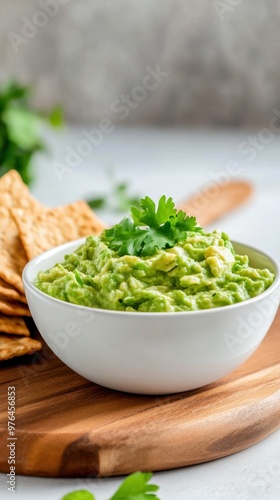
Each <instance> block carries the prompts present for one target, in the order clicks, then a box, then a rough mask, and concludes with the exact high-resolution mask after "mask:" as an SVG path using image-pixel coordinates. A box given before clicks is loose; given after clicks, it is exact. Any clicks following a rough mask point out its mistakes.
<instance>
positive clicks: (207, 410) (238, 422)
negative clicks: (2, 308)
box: [0, 311, 280, 477]
mask: <svg viewBox="0 0 280 500" xmlns="http://www.w3.org/2000/svg"><path fill="white" fill-rule="evenodd" d="M279 330H280V311H279V312H278V315H277V316H276V319H275V321H274V323H273V325H272V327H271V329H270V331H269V333H268V335H267V337H266V338H265V340H264V341H263V343H262V344H261V346H260V347H259V349H258V350H257V351H256V353H255V354H254V355H253V356H252V357H251V358H250V359H249V360H248V361H247V362H246V363H244V364H243V365H242V366H241V367H240V368H239V369H238V370H236V371H235V372H234V373H232V374H231V375H229V376H227V377H225V378H223V379H222V380H220V381H219V382H216V383H214V384H211V385H208V386H206V387H204V388H202V389H198V390H195V391H190V392H186V393H181V394H176V395H171V396H160V397H154V396H139V395H130V394H125V393H120V392H116V391H111V390H109V389H104V388H102V387H100V386H97V385H95V384H92V383H90V382H88V381H87V380H85V379H84V378H82V377H80V376H79V375H76V374H75V373H74V372H72V371H71V370H70V369H68V368H67V367H66V366H64V365H63V364H62V363H61V362H60V361H59V360H58V359H57V358H56V357H55V356H54V354H52V353H51V352H50V351H49V350H48V348H47V347H46V346H45V347H44V349H43V351H41V352H39V353H36V354H35V355H34V356H33V357H32V358H31V359H30V358H28V359H27V358H24V359H23V360H21V361H20V364H18V362H12V361H7V362H6V364H5V366H4V368H2V369H1V394H2V398H1V407H0V446H1V450H3V452H1V454H0V470H1V471H2V472H8V464H7V451H6V450H7V447H6V444H7V437H8V435H7V404H6V401H5V394H7V388H8V386H11V385H13V386H15V387H16V437H17V441H16V457H17V464H16V470H17V473H18V474H28V475H35V476H54V477H69V476H80V477H82V476H88V475H100V476H111V475H118V474H127V473H130V472H132V471H136V470H143V471H144V470H153V471H155V470H163V469H171V468H176V467H182V466H186V465H190V464H197V463H201V462H206V461H209V460H213V459H216V458H220V457H223V456H226V455H230V454H232V453H235V452H238V451H240V450H243V449H244V448H247V447H249V446H251V445H253V444H255V443H257V442H258V441H260V440H261V439H263V438H265V437H266V436H268V435H269V434H271V433H272V432H273V431H275V430H276V429H278V428H279V427H280V337H279V333H280V332H279Z"/></svg>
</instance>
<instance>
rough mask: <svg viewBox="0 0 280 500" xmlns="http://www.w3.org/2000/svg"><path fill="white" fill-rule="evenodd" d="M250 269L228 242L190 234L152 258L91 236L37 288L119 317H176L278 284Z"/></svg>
mask: <svg viewBox="0 0 280 500" xmlns="http://www.w3.org/2000/svg"><path fill="white" fill-rule="evenodd" d="M273 280H274V275H273V274H272V273H271V272H270V271H269V270H268V269H254V268H252V267H250V266H249V261H248V257H247V256H246V255H237V254H236V253H235V252H234V249H233V247H232V244H231V242H230V240H229V237H228V236H227V235H226V234H225V233H221V232H219V231H214V232H211V233H206V232H204V231H203V230H202V231H199V232H195V231H188V232H187V236H186V239H185V240H184V241H182V242H178V243H177V244H176V245H175V246H173V247H172V248H168V249H159V250H157V251H156V252H155V253H154V254H153V255H150V256H145V257H143V256H136V255H122V256H120V255H119V254H118V253H117V252H116V251H114V250H112V249H111V248H109V246H108V244H107V243H106V240H105V239H104V238H102V235H101V237H99V236H90V237H88V238H87V240H86V242H85V244H84V245H82V246H80V247H79V248H78V249H77V250H76V251H75V252H74V253H73V254H71V255H66V256H65V259H64V262H62V263H59V264H57V265H55V266H54V267H53V268H51V269H49V270H48V271H45V272H40V273H39V274H38V276H37V278H36V280H35V286H36V287H37V288H38V289H39V290H41V291H42V292H44V293H46V294H48V295H50V296H52V297H55V298H57V299H60V300H63V301H66V302H71V303H73V304H79V305H82V306H88V307H96V308H101V309H111V310H116V311H132V312H133V311H145V312H176V311H195V310H199V309H210V308H215V307H220V306H227V305H231V304H235V303H237V302H242V301H244V300H247V299H249V298H251V297H255V296H256V295H259V294H260V293H262V292H263V291H264V290H266V289H267V288H268V287H269V286H270V285H271V284H272V282H273Z"/></svg>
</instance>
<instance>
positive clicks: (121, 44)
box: [0, 0, 280, 126]
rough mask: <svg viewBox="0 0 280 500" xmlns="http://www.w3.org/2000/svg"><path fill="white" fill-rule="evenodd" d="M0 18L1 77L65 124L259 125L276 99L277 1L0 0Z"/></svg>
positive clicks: (279, 77)
mask: <svg viewBox="0 0 280 500" xmlns="http://www.w3.org/2000/svg"><path fill="white" fill-rule="evenodd" d="M0 18H1V21H0V61H1V67H0V83H1V82H3V81H6V80H7V78H9V77H11V76H15V77H18V78H19V79H20V80H21V81H23V82H26V83H33V84H34V85H35V88H36V101H35V102H36V104H37V105H38V107H40V108H49V107H50V106H51V105H53V104H56V103H60V104H62V106H63V108H64V109H65V115H66V119H67V120H69V122H72V123H99V122H100V120H101V119H102V118H104V117H110V118H111V119H112V120H113V122H115V123H117V122H119V123H120V120H123V124H125V125H130V124H133V125H137V124H139V125H144V124H147V125H176V124H178V125H183V124H186V125H206V126H211V125H215V126H224V125H226V126H266V125H267V122H268V120H269V118H270V117H271V114H272V108H273V107H279V108H280V85H279V83H280V50H279V49H280V47H279V44H280V37H279V19H280V1H278V0H269V1H266V2H264V1H263V0H243V1H242V0H224V1H213V0H195V1H194V0H141V1H140V0H138V1H136V0H81V1H80V2H77V1H74V0H38V1H36V0H24V1H23V0H0ZM157 65H159V66H158V67H159V68H160V71H163V72H165V73H169V76H168V77H167V76H166V77H164V78H162V81H161V82H159V84H158V85H157V86H156V88H154V89H150V90H145V89H144V90H143V78H144V77H145V76H146V75H147V66H149V67H150V69H151V70H155V69H156V67H157ZM149 71H150V70H148V73H149ZM147 78H148V77H147ZM149 81H150V82H151V80H149ZM139 87H141V88H142V91H141V88H140V89H139ZM135 88H137V90H135ZM127 95H128V96H130V101H129V102H130V104H129V108H130V109H129V111H130V112H129V113H128V116H127V117H125V118H123V116H124V115H125V114H126V113H125V111H124V110H123V112H122V111H121V110H120V109H119V103H120V102H121V101H122V99H127V97H126V96H127ZM132 96H134V97H132ZM137 99H138V101H137ZM117 100H118V103H117ZM131 103H132V104H131ZM139 104H141V105H139ZM116 109H118V111H116Z"/></svg>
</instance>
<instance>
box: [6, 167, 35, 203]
mask: <svg viewBox="0 0 280 500" xmlns="http://www.w3.org/2000/svg"><path fill="white" fill-rule="evenodd" d="M0 205H1V206H3V207H7V208H12V207H21V208H32V207H37V206H38V205H40V203H39V202H38V201H37V200H35V198H33V196H31V194H30V191H29V189H28V187H27V186H26V185H25V184H24V182H23V180H22V178H21V176H20V175H19V173H18V172H17V171H16V170H10V171H9V172H8V173H7V174H5V175H3V177H1V178H0Z"/></svg>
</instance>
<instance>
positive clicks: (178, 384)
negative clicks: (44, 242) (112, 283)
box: [23, 239, 280, 395]
mask: <svg viewBox="0 0 280 500" xmlns="http://www.w3.org/2000/svg"><path fill="white" fill-rule="evenodd" d="M82 242H84V239H82V240H81V239H80V240H78V241H76V242H75V241H74V242H70V243H66V244H64V245H61V246H59V247H57V248H52V249H51V250H48V251H47V252H44V253H43V254H41V255H39V256H38V257H35V259H32V261H30V262H29V263H28V264H27V266H26V267H25V269H24V272H23V283H24V289H25V293H26V298H27V302H28V305H29V308H30V311H31V314H32V317H33V319H34V321H35V324H36V326H37V328H38V330H39V332H40V333H41V335H42V336H43V338H44V340H45V341H46V343H47V344H48V346H49V347H50V348H51V349H52V350H53V351H54V352H55V354H56V355H57V356H58V357H59V358H60V359H61V360H62V361H63V362H64V363H65V364H66V365H67V366H69V367H70V368H72V370H74V371H75V372H77V373H78V374H79V375H82V377H85V378H86V379H88V380H91V381H92V382H95V383H96V384H99V385H103V386H104V387H109V388H110V389H115V390H118V391H125V392H131V393H138V394H153V395H160V394H172V393H176V392H183V391H189V390H192V389H197V388H198V387H202V386H204V385H207V384H210V383H212V382H215V381H216V380H218V379H220V378H222V377H224V376H225V375H228V374H229V373H231V372H232V371H233V370H234V369H235V368H236V367H238V366H240V365H241V363H243V362H244V361H246V359H248V358H249V356H251V354H252V353H253V352H254V351H255V350H256V349H257V347H258V346H259V344H260V342H261V341H262V340H263V338H264V336H265V335H266V333H267V331H268V329H269V327H270V325H271V323H272V321H273V319H274V316H275V314H276V311H277V309H278V305H279V292H278V287H279V282H280V272H279V271H280V270H279V267H278V265H277V262H274V263H273V261H270V260H269V258H268V257H267V256H266V255H264V254H263V253H261V252H257V250H255V249H253V248H251V247H249V246H246V245H240V244H239V245H238V246H237V252H238V253H239V254H241V255H248V257H249V259H250V262H251V265H252V266H254V267H260V268H265V267H266V266H269V267H270V268H271V269H273V270H274V272H275V273H276V278H275V281H274V283H273V284H272V286H271V287H269V288H268V290H266V291H265V292H264V293H262V294H261V295H259V296H257V297H254V298H252V299H251V300H246V301H244V302H241V303H239V304H234V305H232V306H231V307H229V308H227V307H218V308H215V309H208V310H203V311H192V312H191V313H190V312H182V313H176V314H173V313H171V314H169V313H144V312H140V313H133V314H131V313H127V312H123V311H106V310H102V309H88V308H87V307H81V306H77V305H76V304H69V303H67V302H63V301H61V300H57V299H54V298H53V297H49V296H48V295H46V294H44V293H42V292H41V291H40V290H38V289H37V288H35V286H34V285H33V282H34V279H35V278H36V276H37V274H38V272H39V271H46V270H47V269H50V268H51V267H52V266H54V265H55V264H56V263H57V262H62V261H63V259H64V256H65V255H69V254H71V253H73V252H74V251H75V250H76V249H77V248H78V247H79V246H80V245H81V244H82ZM267 306H269V307H268V309H267ZM256 317H257V322H256V321H255V319H256ZM252 321H253V323H252ZM69 325H72V327H71V328H70V329H69ZM73 325H74V328H73ZM244 329H245V335H244ZM58 334H59V335H58ZM61 336H62V338H61ZM143 367H145V368H144V369H143Z"/></svg>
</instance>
